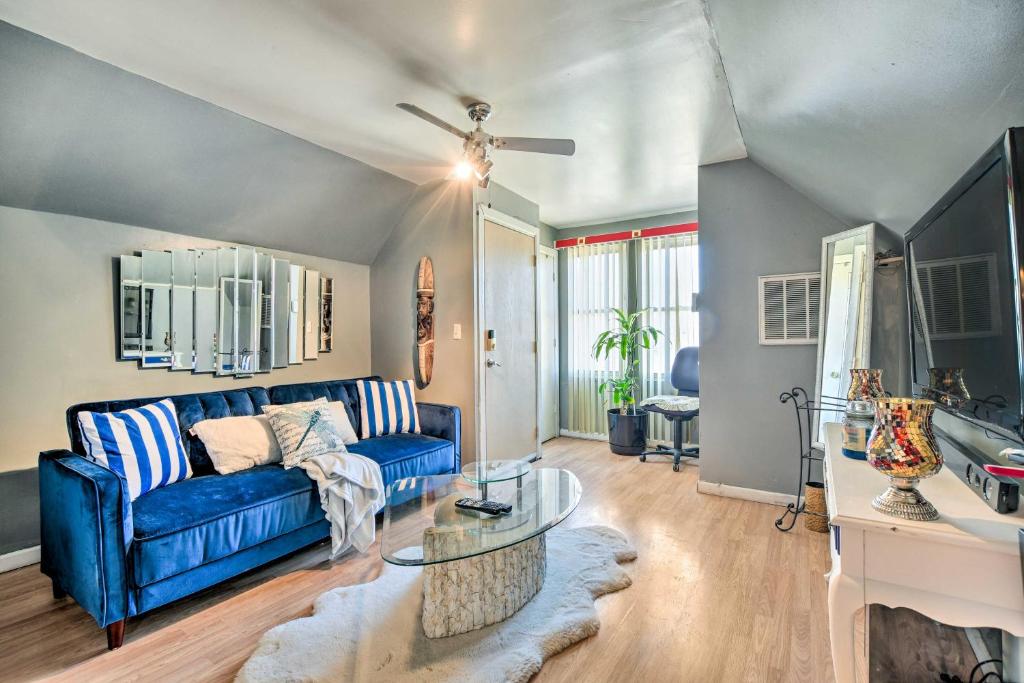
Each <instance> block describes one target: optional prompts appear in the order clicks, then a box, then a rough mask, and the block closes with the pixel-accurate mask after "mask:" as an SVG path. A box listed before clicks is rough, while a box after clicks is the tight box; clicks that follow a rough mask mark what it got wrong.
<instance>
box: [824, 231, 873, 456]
mask: <svg viewBox="0 0 1024 683" xmlns="http://www.w3.org/2000/svg"><path fill="white" fill-rule="evenodd" d="M874 244H875V241H874V225H873V224H869V225H865V226H862V227H860V228H854V229H853V230H847V231H846V232H842V233H839V234H837V235H830V236H829V237H825V238H824V239H822V242H821V259H822V260H821V301H822V307H821V313H820V318H819V321H820V322H819V327H818V367H817V378H816V381H815V400H816V402H817V405H818V406H820V407H822V408H826V407H829V406H832V407H834V408H835V409H834V410H821V411H819V412H818V413H817V415H818V424H817V425H816V431H815V434H816V439H815V441H816V442H817V443H819V444H820V443H823V442H824V438H825V437H824V433H825V432H824V430H825V424H826V423H828V422H842V421H843V416H844V414H845V406H846V394H847V392H848V391H849V389H850V370H852V369H854V368H867V367H870V366H871V295H872V282H873V280H874V273H875V268H874V265H875V259H874V256H875V247H874Z"/></svg>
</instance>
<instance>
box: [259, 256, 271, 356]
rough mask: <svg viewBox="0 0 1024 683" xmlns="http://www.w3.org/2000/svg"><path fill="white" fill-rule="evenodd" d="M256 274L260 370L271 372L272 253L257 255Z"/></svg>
mask: <svg viewBox="0 0 1024 683" xmlns="http://www.w3.org/2000/svg"><path fill="white" fill-rule="evenodd" d="M256 274H257V278H258V280H259V284H258V286H259V287H260V288H261V289H262V294H261V295H260V310H259V326H260V345H259V350H260V352H259V372H270V371H271V369H273V367H274V341H275V339H274V285H275V280H274V259H273V258H272V257H271V256H270V254H257V255H256Z"/></svg>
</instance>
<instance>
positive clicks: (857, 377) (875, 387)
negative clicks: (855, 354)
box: [846, 368, 885, 401]
mask: <svg viewBox="0 0 1024 683" xmlns="http://www.w3.org/2000/svg"><path fill="white" fill-rule="evenodd" d="M883 396H885V390H884V389H882V371H881V370H880V369H879V368H853V369H852V370H850V390H849V391H847V392H846V400H847V401H874V400H875V399H876V398H881V397H883Z"/></svg>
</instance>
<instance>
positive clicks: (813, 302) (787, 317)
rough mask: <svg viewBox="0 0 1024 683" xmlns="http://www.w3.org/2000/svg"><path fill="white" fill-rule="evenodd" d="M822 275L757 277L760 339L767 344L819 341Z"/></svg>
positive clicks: (760, 342)
mask: <svg viewBox="0 0 1024 683" xmlns="http://www.w3.org/2000/svg"><path fill="white" fill-rule="evenodd" d="M820 309H821V274H820V273H791V274H788V275H762V276H761V277H759V278H757V341H758V343H759V344H764V345H767V346H774V345H784V344H816V343H817V342H818V314H819V311H820Z"/></svg>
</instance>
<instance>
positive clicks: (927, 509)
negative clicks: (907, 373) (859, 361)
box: [867, 398, 942, 521]
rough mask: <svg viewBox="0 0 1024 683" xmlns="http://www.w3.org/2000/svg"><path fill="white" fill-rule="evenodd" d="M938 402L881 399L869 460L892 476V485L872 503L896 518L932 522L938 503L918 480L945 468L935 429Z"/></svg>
mask: <svg viewBox="0 0 1024 683" xmlns="http://www.w3.org/2000/svg"><path fill="white" fill-rule="evenodd" d="M934 412H935V402H934V401H930V400H928V399H923V398H878V399H876V400H875V428H874V430H873V431H872V432H871V438H870V439H869V440H868V449H867V456H868V462H869V463H870V464H871V466H872V467H874V468H875V469H876V470H878V471H879V472H881V473H882V474H884V475H886V476H887V477H889V488H888V489H887V490H886V491H885V493H882V494H881V495H879V496H877V497H876V498H875V499H874V500H873V501H872V502H871V506H872V507H873V508H875V509H876V510H878V511H879V512H883V513H885V514H887V515H892V516H893V517H900V518H902V519H913V520H918V521H931V520H934V519H938V518H939V513H938V511H937V510H936V509H935V506H934V505H932V504H931V503H929V502H928V501H927V500H925V498H924V496H922V495H921V493H920V492H919V491H918V490H917V482H918V481H920V480H921V479H924V478H926V477H930V476H932V475H933V474H935V473H937V472H938V471H939V470H941V469H942V452H941V451H940V450H939V445H938V443H936V441H935V435H934V433H933V432H932V414H933V413H934Z"/></svg>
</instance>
